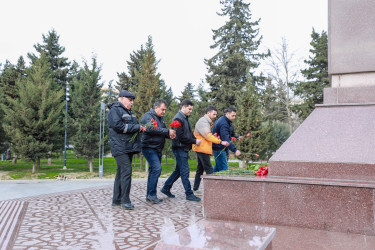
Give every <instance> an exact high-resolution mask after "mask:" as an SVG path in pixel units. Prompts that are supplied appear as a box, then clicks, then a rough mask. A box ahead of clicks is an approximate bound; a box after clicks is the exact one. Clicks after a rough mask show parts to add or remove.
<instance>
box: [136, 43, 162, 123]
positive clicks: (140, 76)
mask: <svg viewBox="0 0 375 250" xmlns="http://www.w3.org/2000/svg"><path fill="white" fill-rule="evenodd" d="M158 63H159V61H157V60H156V56H155V51H154V47H153V45H152V38H151V36H149V37H148V42H147V43H146V48H145V55H144V57H143V59H142V61H141V65H140V68H139V69H138V70H135V77H134V78H135V80H136V82H137V84H138V85H137V86H136V87H134V89H135V91H134V92H135V95H136V97H137V99H136V103H137V105H134V107H133V111H134V112H135V114H136V116H137V117H139V118H141V117H142V116H143V115H144V113H146V112H147V111H149V110H150V109H151V108H152V106H153V104H154V102H155V100H156V99H157V98H158V97H160V81H161V79H160V73H157V65H158Z"/></svg>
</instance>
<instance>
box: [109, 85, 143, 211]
mask: <svg viewBox="0 0 375 250" xmlns="http://www.w3.org/2000/svg"><path fill="white" fill-rule="evenodd" d="M134 99H135V95H134V94H132V93H130V92H129V91H126V90H122V91H121V92H120V93H119V99H118V100H119V101H118V102H114V103H111V104H109V105H108V108H109V113H108V117H107V119H108V127H109V140H110V144H111V153H112V156H113V157H115V160H116V163H117V172H116V178H115V183H114V187H113V199H112V206H120V205H121V206H122V207H123V208H125V209H128V210H132V209H134V206H133V204H132V203H131V201H130V197H129V195H130V188H131V176H132V166H131V164H132V158H133V154H136V153H139V152H140V151H141V136H140V135H139V134H137V136H136V137H135V139H134V140H132V136H133V135H135V134H136V133H140V132H143V131H145V130H146V127H144V126H141V125H140V124H139V123H138V120H137V118H136V117H135V114H134V113H133V111H132V110H131V108H132V106H133V103H134Z"/></svg>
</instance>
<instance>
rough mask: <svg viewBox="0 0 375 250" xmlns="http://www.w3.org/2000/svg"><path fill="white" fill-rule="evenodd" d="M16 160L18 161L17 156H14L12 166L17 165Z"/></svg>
mask: <svg viewBox="0 0 375 250" xmlns="http://www.w3.org/2000/svg"><path fill="white" fill-rule="evenodd" d="M17 159H18V156H17V155H14V156H13V161H12V163H13V164H17Z"/></svg>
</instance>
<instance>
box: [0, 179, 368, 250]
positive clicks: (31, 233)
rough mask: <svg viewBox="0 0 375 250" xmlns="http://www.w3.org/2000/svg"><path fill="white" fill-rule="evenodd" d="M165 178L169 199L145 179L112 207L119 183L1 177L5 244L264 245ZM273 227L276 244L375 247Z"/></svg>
mask: <svg viewBox="0 0 375 250" xmlns="http://www.w3.org/2000/svg"><path fill="white" fill-rule="evenodd" d="M164 181H165V179H160V181H159V184H158V196H159V197H160V198H163V199H164V201H163V203H161V204H150V203H148V202H146V200H145V192H146V180H145V179H142V180H133V184H132V189H131V199H132V203H133V204H134V205H135V210H124V209H122V208H120V207H112V188H113V180H108V179H107V180H105V179H104V180H68V181H57V180H54V181H52V180H50V181H42V180H38V181H0V249H1V250H2V249H17V250H18V249H90V250H91V249H106V250H107V249H108V250H110V249H154V248H155V247H156V246H157V245H158V244H159V243H160V244H161V246H160V245H159V246H158V247H159V249H177V248H181V246H185V248H184V249H192V248H194V247H195V248H200V247H203V248H206V249H207V248H211V247H212V248H213V249H249V246H252V245H253V246H256V245H257V244H258V243H259V239H260V238H259V237H258V238H256V237H254V235H253V234H251V235H249V234H248V233H247V232H249V230H245V229H246V228H247V227H248V226H250V227H251V225H240V227H239V228H237V227H238V226H236V225H235V224H238V223H237V222H225V223H224V226H217V222H214V224H212V223H211V225H210V226H207V220H204V219H203V213H202V212H203V208H202V202H192V201H186V200H185V193H184V190H183V186H182V184H181V181H177V182H176V183H175V184H174V186H173V188H172V193H174V194H175V195H176V198H172V199H171V198H167V197H166V196H165V195H163V194H161V193H160V192H159V190H160V188H161V187H162V185H163V183H164ZM191 181H192V180H191ZM249 209H250V208H249ZM221 223H222V222H221ZM203 225H204V226H203ZM253 226H255V227H258V230H259V228H262V227H264V226H267V225H253ZM259 226H260V227H259ZM227 227H228V228H227ZM268 227H273V228H276V234H275V237H274V238H273V240H272V249H277V250H279V249H308V250H310V249H311V250H315V249H337V250H346V249H350V250H352V249H375V236H365V235H359V234H351V233H339V232H328V231H324V230H312V229H306V228H297V227H285V226H274V225H271V226H268ZM236 228H237V229H238V230H237V231H236ZM218 229H222V231H223V232H221V233H220V232H219V233H218ZM219 231H220V230H219ZM236 232H237V233H236ZM230 233H232V234H230ZM241 235H242V236H241ZM228 236H229V237H228ZM241 242H242V243H241ZM163 243H164V245H163ZM171 243H173V244H174V247H173V246H171V245H170V244H171ZM165 244H169V246H170V247H166V246H167V245H165ZM240 245H241V246H242V247H243V248H241V247H240ZM176 247H177V248H176Z"/></svg>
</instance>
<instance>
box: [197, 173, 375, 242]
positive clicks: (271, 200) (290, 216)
mask: <svg viewBox="0 0 375 250" xmlns="http://www.w3.org/2000/svg"><path fill="white" fill-rule="evenodd" d="M203 178H204V179H203V183H204V200H203V206H204V215H205V217H206V218H207V219H217V220H232V221H243V222H247V223H257V224H268V225H282V226H292V227H303V228H311V229H318V230H328V231H334V232H344V233H354V234H364V235H375V220H374V216H375V210H374V207H375V200H374V199H375V182H374V181H359V180H358V181H357V180H352V181H350V180H337V179H323V178H319V179H318V178H302V177H277V176H269V177H265V178H256V177H254V178H253V177H221V176H203Z"/></svg>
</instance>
